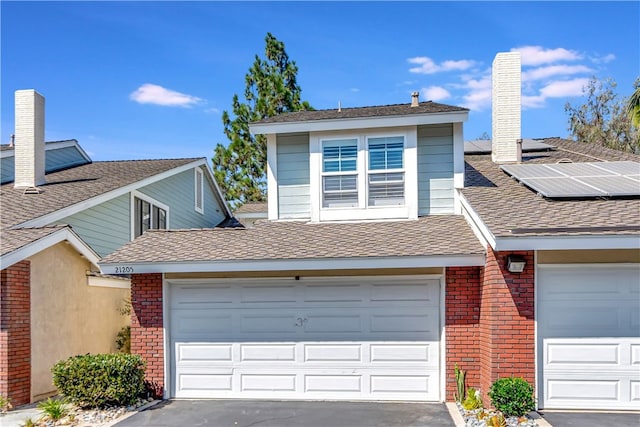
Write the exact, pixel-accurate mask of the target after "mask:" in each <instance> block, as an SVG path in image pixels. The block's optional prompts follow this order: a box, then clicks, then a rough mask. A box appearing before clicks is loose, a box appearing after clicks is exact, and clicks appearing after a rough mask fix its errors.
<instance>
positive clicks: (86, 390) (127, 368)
mask: <svg viewBox="0 0 640 427" xmlns="http://www.w3.org/2000/svg"><path fill="white" fill-rule="evenodd" d="M144 369H145V362H144V360H143V359H142V358H141V357H140V356H138V355H133V354H122V353H121V354H95V355H91V354H87V355H82V356H73V357H70V358H69V359H67V360H61V361H60V362H58V363H56V364H55V365H54V367H53V368H52V369H51V372H52V373H53V384H54V385H55V386H56V387H57V388H58V391H59V392H60V393H61V394H62V395H63V396H65V397H67V398H68V399H69V400H70V401H71V402H72V403H75V404H76V405H79V406H81V407H90V408H94V407H104V406H109V405H130V404H132V403H134V402H135V401H136V400H137V399H138V397H140V396H141V395H142V394H143V393H144V391H145V382H144Z"/></svg>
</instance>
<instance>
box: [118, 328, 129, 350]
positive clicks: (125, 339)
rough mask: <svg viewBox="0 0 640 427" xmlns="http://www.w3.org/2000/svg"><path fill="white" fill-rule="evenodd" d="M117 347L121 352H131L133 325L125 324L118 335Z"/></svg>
mask: <svg viewBox="0 0 640 427" xmlns="http://www.w3.org/2000/svg"><path fill="white" fill-rule="evenodd" d="M116 348H117V349H118V351H119V352H120V353H131V326H124V327H123V328H122V329H120V332H118V335H116Z"/></svg>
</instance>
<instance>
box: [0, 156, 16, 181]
mask: <svg viewBox="0 0 640 427" xmlns="http://www.w3.org/2000/svg"><path fill="white" fill-rule="evenodd" d="M1 161H2V162H1V163H0V169H1V173H2V178H1V179H2V182H1V183H2V184H5V183H7V182H11V181H13V179H14V178H15V175H14V170H13V166H14V164H15V162H14V158H13V157H5V158H3V159H1Z"/></svg>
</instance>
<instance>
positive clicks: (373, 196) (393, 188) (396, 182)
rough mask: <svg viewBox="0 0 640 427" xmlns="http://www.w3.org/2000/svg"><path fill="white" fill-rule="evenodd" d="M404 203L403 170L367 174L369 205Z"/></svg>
mask: <svg viewBox="0 0 640 427" xmlns="http://www.w3.org/2000/svg"><path fill="white" fill-rule="evenodd" d="M397 205H404V172H396V173H375V174H370V175H369V206H397Z"/></svg>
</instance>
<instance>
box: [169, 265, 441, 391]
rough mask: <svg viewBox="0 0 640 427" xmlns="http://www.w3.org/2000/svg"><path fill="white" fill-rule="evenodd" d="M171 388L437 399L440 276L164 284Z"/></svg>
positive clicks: (173, 389)
mask: <svg viewBox="0 0 640 427" xmlns="http://www.w3.org/2000/svg"><path fill="white" fill-rule="evenodd" d="M168 289H169V294H170V299H169V301H170V305H169V311H170V318H169V322H170V325H169V331H170V341H171V346H172V354H171V360H172V363H171V366H172V368H171V378H172V381H171V383H172V384H171V387H172V396H174V397H178V398H266V399H338V400H339V399H348V400H427V401H429V400H430V401H437V400H440V386H439V376H440V374H439V372H440V371H439V336H440V315H439V305H440V303H439V301H440V298H439V294H440V280H439V279H429V278H424V277H422V278H413V279H407V278H399V277H389V278H384V277H376V278H373V277H359V278H322V279H305V278H302V279H301V280H293V279H292V280H287V279H262V280H256V279H253V280H226V281H211V280H209V281H208V282H193V281H191V282H177V281H176V282H172V283H170V284H169V286H168Z"/></svg>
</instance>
